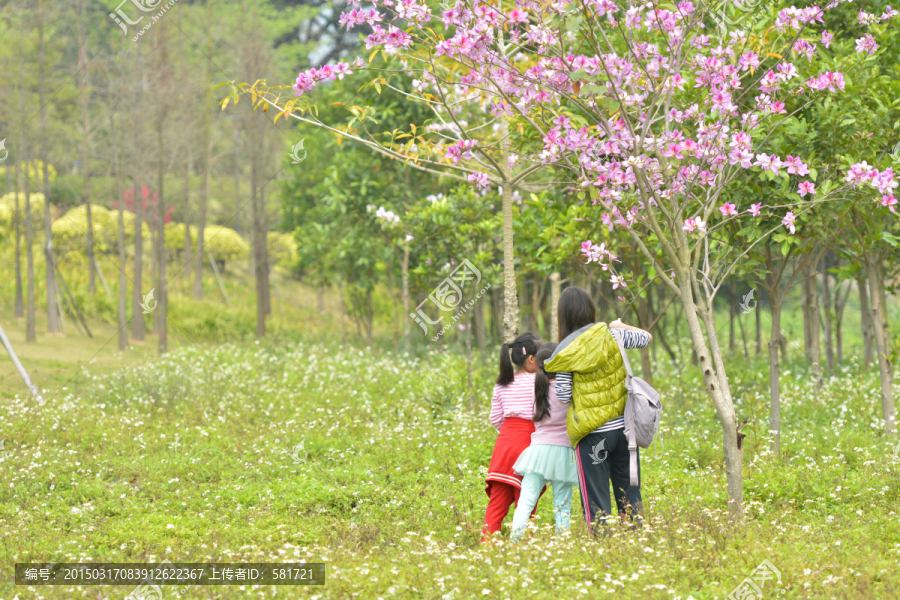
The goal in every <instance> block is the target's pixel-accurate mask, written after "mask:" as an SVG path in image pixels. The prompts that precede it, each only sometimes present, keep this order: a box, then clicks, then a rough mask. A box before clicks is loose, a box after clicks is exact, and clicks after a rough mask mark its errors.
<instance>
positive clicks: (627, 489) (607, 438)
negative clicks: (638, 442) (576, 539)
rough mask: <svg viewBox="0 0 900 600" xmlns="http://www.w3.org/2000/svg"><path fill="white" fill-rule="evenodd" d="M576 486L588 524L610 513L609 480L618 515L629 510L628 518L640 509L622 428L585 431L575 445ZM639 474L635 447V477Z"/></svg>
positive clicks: (639, 494) (639, 469) (638, 490)
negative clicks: (633, 485)
mask: <svg viewBox="0 0 900 600" xmlns="http://www.w3.org/2000/svg"><path fill="white" fill-rule="evenodd" d="M575 462H576V467H577V469H578V487H579V489H580V491H581V506H582V507H583V508H584V518H585V521H586V522H587V524H588V526H589V527H592V526H593V524H594V523H596V522H597V521H598V520H599V519H602V518H603V517H605V516H607V515H611V514H613V513H612V506H611V504H610V498H609V484H610V481H612V485H613V493H614V494H615V498H616V508H617V509H618V512H619V513H620V514H625V513H627V512H628V511H629V509H630V511H631V515H632V517H634V516H635V515H638V514H640V512H641V508H642V506H641V488H640V486H635V487H632V486H631V485H630V481H631V477H630V475H631V471H630V466H629V456H628V440H627V439H626V438H625V430H624V429H616V430H613V431H605V432H603V433H589V434H588V435H587V436H585V437H584V438H583V439H582V440H581V441H580V442H578V445H577V446H576V447H575ZM640 473H641V460H640V450H638V477H640Z"/></svg>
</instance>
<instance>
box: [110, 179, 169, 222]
mask: <svg viewBox="0 0 900 600" xmlns="http://www.w3.org/2000/svg"><path fill="white" fill-rule="evenodd" d="M122 201H123V203H124V208H125V210H127V211H128V212H132V213H135V214H137V212H136V211H135V201H134V190H133V189H130V188H129V189H127V190H125V191H124V192H122ZM112 207H113V209H115V210H119V203H118V202H113V203H112ZM174 208H175V207H174V206H172V205H171V204H170V205H168V206H167V207H166V214H165V215H164V216H163V223H164V224H166V225H168V224H169V223H171V222H172V211H173V210H174ZM141 213H142V216H141V218H142V219H143V220H144V221H146V222H148V223H150V224H151V225H152V226H153V227H156V226H157V225H158V224H159V193H158V192H155V191H154V192H153V195H152V196H151V195H150V188H148V187H147V186H146V185H145V186H141Z"/></svg>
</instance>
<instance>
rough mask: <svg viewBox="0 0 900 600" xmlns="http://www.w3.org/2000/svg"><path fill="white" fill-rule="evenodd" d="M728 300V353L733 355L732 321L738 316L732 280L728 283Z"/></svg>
mask: <svg viewBox="0 0 900 600" xmlns="http://www.w3.org/2000/svg"><path fill="white" fill-rule="evenodd" d="M728 300H729V302H728V354H729V355H731V356H734V321H735V319H737V318H738V317H737V302H736V301H735V294H734V282H733V281H732V282H731V283H730V284H729V285H728Z"/></svg>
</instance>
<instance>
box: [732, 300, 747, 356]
mask: <svg viewBox="0 0 900 600" xmlns="http://www.w3.org/2000/svg"><path fill="white" fill-rule="evenodd" d="M735 314H736V316H737V322H738V326H739V327H740V329H741V346H742V347H743V348H744V358H746V359H749V358H750V354H749V353H748V352H747V332H746V331H744V318H743V317H744V312H743V311H741V312H740V313H739V314H738V313H737V311H735Z"/></svg>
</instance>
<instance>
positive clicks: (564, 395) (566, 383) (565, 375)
mask: <svg viewBox="0 0 900 600" xmlns="http://www.w3.org/2000/svg"><path fill="white" fill-rule="evenodd" d="M556 399H557V400H559V401H560V402H562V403H563V404H568V403H569V402H571V401H572V373H570V372H566V371H564V372H562V373H557V374H556Z"/></svg>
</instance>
